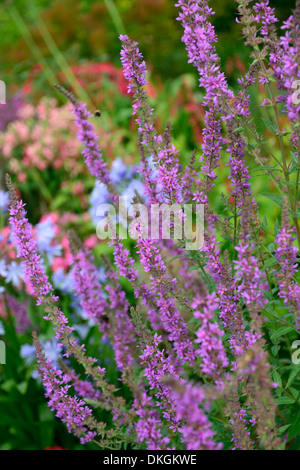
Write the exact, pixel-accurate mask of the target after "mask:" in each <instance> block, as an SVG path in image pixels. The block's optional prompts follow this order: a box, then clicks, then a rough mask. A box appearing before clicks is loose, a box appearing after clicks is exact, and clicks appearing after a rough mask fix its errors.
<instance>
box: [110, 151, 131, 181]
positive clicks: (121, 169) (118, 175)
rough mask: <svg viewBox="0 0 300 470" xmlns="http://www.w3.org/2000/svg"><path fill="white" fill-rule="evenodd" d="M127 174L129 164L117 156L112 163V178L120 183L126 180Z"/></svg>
mask: <svg viewBox="0 0 300 470" xmlns="http://www.w3.org/2000/svg"><path fill="white" fill-rule="evenodd" d="M126 174H127V166H126V165H125V163H124V162H123V160H122V158H121V157H117V158H116V159H115V160H114V161H113V162H112V165H111V170H110V174H109V175H110V179H111V181H112V182H113V183H115V184H118V183H121V181H124V179H125V178H126Z"/></svg>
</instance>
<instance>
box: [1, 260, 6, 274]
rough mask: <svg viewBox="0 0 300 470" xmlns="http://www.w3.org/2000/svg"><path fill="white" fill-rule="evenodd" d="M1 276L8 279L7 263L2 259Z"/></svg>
mask: <svg viewBox="0 0 300 470" xmlns="http://www.w3.org/2000/svg"><path fill="white" fill-rule="evenodd" d="M0 276H2V277H6V276H7V267H6V262H5V261H4V259H0Z"/></svg>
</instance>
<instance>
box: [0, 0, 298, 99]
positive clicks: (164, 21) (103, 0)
mask: <svg viewBox="0 0 300 470" xmlns="http://www.w3.org/2000/svg"><path fill="white" fill-rule="evenodd" d="M270 3H271V5H272V6H275V8H276V14H277V16H278V18H279V19H280V20H283V19H285V18H287V17H288V15H289V14H290V12H291V10H292V8H293V7H294V5H295V1H294V0H286V1H285V2H282V1H281V0H271V2H270ZM174 4H175V1H174V2H173V1H170V0H114V1H113V0H80V1H78V2H74V1H73V0H63V1H62V0H59V1H57V0H56V1H55V0H50V1H47V0H33V1H32V2H25V0H16V1H14V2H11V1H4V2H3V3H2V5H0V13H1V15H0V18H1V19H0V28H1V35H0V48H1V54H2V60H1V65H0V74H1V76H2V79H4V80H5V81H6V83H8V84H9V85H15V86H18V85H20V83H22V81H23V80H24V79H25V78H26V77H27V76H28V74H30V71H31V69H32V67H33V66H34V65H35V64H36V63H37V62H38V58H37V57H36V55H35V53H34V51H33V47H32V45H28V42H26V38H25V32H24V30H23V31H21V30H20V24H19V25H18V24H17V23H16V12H17V13H18V14H19V15H20V17H21V18H22V20H23V21H24V25H23V26H25V27H26V28H27V33H28V32H29V34H30V36H31V37H32V40H33V41H34V43H35V45H36V46H37V47H38V49H39V50H40V52H41V54H42V56H43V57H44V58H45V59H46V60H47V63H48V64H49V67H50V69H52V70H53V71H54V72H55V71H56V69H57V58H56V57H54V56H53V54H52V53H51V52H50V51H49V47H48V46H47V44H46V43H45V40H44V39H43V37H42V32H41V28H42V24H41V18H42V20H43V22H44V24H45V26H46V28H47V30H48V31H49V33H50V35H51V36H52V38H53V39H54V41H55V43H56V45H57V46H58V48H59V50H60V51H61V52H62V53H63V55H64V57H65V58H66V59H67V61H68V62H69V64H74V63H76V64H78V63H83V62H86V61H104V60H105V61H112V62H113V63H114V64H116V65H118V66H119V65H120V61H119V53H120V42H119V41H118V40H117V37H118V36H119V34H120V33H124V32H126V33H127V34H129V35H130V36H131V37H132V38H133V39H135V40H138V41H139V43H140V45H141V49H142V51H143V54H144V56H145V59H146V61H147V62H148V64H149V65H150V64H151V66H152V68H153V71H154V73H155V75H156V76H158V77H162V78H163V79H167V78H171V77H173V78H175V77H176V76H178V75H181V74H183V73H186V72H188V71H191V70H192V68H191V66H190V65H188V64H187V61H186V53H185V49H184V45H183V44H182V43H181V41H180V38H181V36H182V30H181V26H180V24H179V23H178V22H177V21H176V20H175V18H176V16H177V8H175V6H174ZM211 6H212V8H213V9H214V10H215V12H216V14H215V15H214V17H213V23H214V25H215V28H216V32H217V34H218V44H217V49H218V52H219V54H220V56H221V60H222V62H223V66H224V67H225V68H226V71H227V73H228V75H229V76H230V75H235V72H236V71H238V69H239V64H238V62H239V60H242V61H246V58H247V56H248V51H247V48H245V47H244V46H243V44H242V42H241V40H240V26H239V25H238V24H237V23H235V22H234V21H233V19H234V17H235V16H236V3H235V2H234V0H214V1H211ZM43 85H44V83H43ZM45 92H46V90H45Z"/></svg>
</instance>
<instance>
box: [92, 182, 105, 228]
mask: <svg viewBox="0 0 300 470" xmlns="http://www.w3.org/2000/svg"><path fill="white" fill-rule="evenodd" d="M108 203H109V193H108V189H107V187H106V185H105V184H104V183H99V181H96V184H95V187H94V189H93V191H92V194H91V198H90V204H91V208H90V214H91V218H92V221H93V223H94V224H95V225H97V223H98V222H99V220H100V219H101V217H100V216H99V215H97V209H98V207H99V206H101V205H102V204H108Z"/></svg>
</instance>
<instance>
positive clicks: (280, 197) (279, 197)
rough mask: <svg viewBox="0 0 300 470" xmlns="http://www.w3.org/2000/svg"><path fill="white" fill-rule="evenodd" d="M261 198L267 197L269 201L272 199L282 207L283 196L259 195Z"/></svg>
mask: <svg viewBox="0 0 300 470" xmlns="http://www.w3.org/2000/svg"><path fill="white" fill-rule="evenodd" d="M259 194H260V196H265V197H267V198H268V199H271V201H273V202H276V204H278V205H279V206H280V207H281V206H282V196H280V195H279V194H272V193H259Z"/></svg>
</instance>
